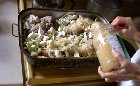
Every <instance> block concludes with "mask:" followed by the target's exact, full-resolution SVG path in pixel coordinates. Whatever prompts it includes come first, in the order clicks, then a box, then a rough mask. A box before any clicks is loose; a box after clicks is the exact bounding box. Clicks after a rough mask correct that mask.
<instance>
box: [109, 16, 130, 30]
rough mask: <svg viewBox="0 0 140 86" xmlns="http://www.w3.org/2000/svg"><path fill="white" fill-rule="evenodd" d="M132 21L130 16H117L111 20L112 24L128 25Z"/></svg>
mask: <svg viewBox="0 0 140 86" xmlns="http://www.w3.org/2000/svg"><path fill="white" fill-rule="evenodd" d="M131 21H132V19H131V17H121V16H117V17H116V18H115V19H114V20H113V21H112V23H111V24H112V25H113V26H122V27H123V26H128V24H129V23H130V22H131Z"/></svg>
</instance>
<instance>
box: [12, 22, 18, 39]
mask: <svg viewBox="0 0 140 86" xmlns="http://www.w3.org/2000/svg"><path fill="white" fill-rule="evenodd" d="M14 26H17V27H18V24H16V23H13V24H12V35H13V36H14V37H18V35H15V34H14Z"/></svg>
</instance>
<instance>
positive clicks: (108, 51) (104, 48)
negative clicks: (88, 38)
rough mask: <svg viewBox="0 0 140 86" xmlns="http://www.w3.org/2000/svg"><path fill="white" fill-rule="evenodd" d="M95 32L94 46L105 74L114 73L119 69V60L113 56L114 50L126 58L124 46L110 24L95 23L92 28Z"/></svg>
mask: <svg viewBox="0 0 140 86" xmlns="http://www.w3.org/2000/svg"><path fill="white" fill-rule="evenodd" d="M91 28H92V30H93V31H92V32H93V39H94V40H93V45H94V48H95V50H96V54H97V57H98V60H99V62H100V65H101V67H102V69H103V71H104V72H109V71H112V70H114V69H116V68H118V67H119V63H118V61H117V59H116V58H115V57H114V56H113V55H112V50H115V51H117V52H119V53H120V54H121V55H122V56H124V57H125V54H124V51H123V49H122V46H121V44H120V42H119V40H118V38H117V35H116V33H115V32H114V31H113V29H112V28H113V27H112V26H111V25H110V24H103V23H100V22H95V23H93V24H92V26H91Z"/></svg>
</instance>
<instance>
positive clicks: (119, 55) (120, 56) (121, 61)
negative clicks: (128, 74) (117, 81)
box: [112, 50, 127, 68]
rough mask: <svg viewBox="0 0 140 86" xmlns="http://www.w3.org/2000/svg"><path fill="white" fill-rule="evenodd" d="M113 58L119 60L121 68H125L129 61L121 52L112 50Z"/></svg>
mask: <svg viewBox="0 0 140 86" xmlns="http://www.w3.org/2000/svg"><path fill="white" fill-rule="evenodd" d="M112 54H113V56H114V57H115V58H116V59H117V60H118V62H119V64H120V67H121V68H124V67H125V66H126V64H127V60H126V59H125V57H123V56H122V55H121V54H120V53H119V52H117V51H115V50H112Z"/></svg>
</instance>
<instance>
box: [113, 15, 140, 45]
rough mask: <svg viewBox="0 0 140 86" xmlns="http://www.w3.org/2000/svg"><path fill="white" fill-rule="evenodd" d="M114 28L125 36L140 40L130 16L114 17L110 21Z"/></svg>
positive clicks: (139, 33)
mask: <svg viewBox="0 0 140 86" xmlns="http://www.w3.org/2000/svg"><path fill="white" fill-rule="evenodd" d="M111 24H112V25H113V26H114V29H115V30H116V31H118V32H121V33H122V34H124V35H125V36H126V37H129V38H132V39H134V40H136V41H139V42H140V32H139V31H138V29H137V28H136V26H135V24H134V22H133V20H132V18H131V17H120V16H118V17H116V18H115V19H114V20H113V22H112V23H111Z"/></svg>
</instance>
